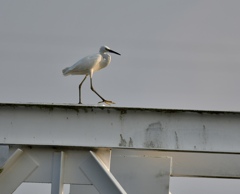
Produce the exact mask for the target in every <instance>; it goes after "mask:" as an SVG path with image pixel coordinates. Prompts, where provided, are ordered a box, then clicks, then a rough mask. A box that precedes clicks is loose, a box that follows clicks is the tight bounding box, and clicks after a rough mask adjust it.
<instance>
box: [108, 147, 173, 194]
mask: <svg viewBox="0 0 240 194" xmlns="http://www.w3.org/2000/svg"><path fill="white" fill-rule="evenodd" d="M122 151H123V150H122ZM111 171H112V173H113V174H114V176H115V177H116V178H117V179H118V181H119V182H120V184H121V185H122V186H123V187H124V188H125V190H126V191H127V193H131V194H138V193H151V194H159V193H161V194H169V181H170V180H169V179H170V174H171V158H169V157H151V156H140V155H138V156H126V155H115V156H114V159H113V162H112V166H111Z"/></svg>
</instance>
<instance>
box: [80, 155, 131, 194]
mask: <svg viewBox="0 0 240 194" xmlns="http://www.w3.org/2000/svg"><path fill="white" fill-rule="evenodd" d="M80 169H81V170H82V171H83V172H84V174H85V175H86V176H87V177H88V179H89V180H90V181H91V183H92V184H93V185H94V186H95V188H96V189H97V190H98V191H99V193H101V194H112V193H116V194H127V193H126V191H125V190H124V189H123V188H122V186H121V185H120V184H119V182H118V181H117V180H116V179H115V177H114V176H113V175H112V173H111V172H110V170H109V169H107V168H106V165H105V164H104V163H103V162H102V161H101V159H100V158H98V156H97V155H96V154H95V153H94V152H92V151H90V152H89V154H88V157H87V158H86V159H85V160H84V161H83V162H82V163H81V164H80Z"/></svg>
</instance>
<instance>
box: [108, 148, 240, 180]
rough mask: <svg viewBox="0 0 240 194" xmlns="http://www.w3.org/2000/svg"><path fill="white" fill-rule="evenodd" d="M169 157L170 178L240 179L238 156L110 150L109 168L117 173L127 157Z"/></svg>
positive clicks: (239, 159) (239, 157)
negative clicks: (170, 159)
mask: <svg viewBox="0 0 240 194" xmlns="http://www.w3.org/2000/svg"><path fill="white" fill-rule="evenodd" d="M144 156H149V157H170V158H172V169H171V176H173V177H206V178H232V179H239V178H240V162H239V161H240V155H239V154H219V153H200V152H165V151H152V150H135V149H134V150H130V149H114V150H112V160H111V163H112V165H111V168H112V169H113V173H115V172H116V173H117V174H118V173H120V172H118V169H119V166H121V165H123V164H122V163H121V160H119V158H123V159H124V158H128V157H144Z"/></svg>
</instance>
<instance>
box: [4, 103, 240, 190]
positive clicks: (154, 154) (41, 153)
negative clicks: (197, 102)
mask: <svg viewBox="0 0 240 194" xmlns="http://www.w3.org/2000/svg"><path fill="white" fill-rule="evenodd" d="M0 123H1V125H0V134H1V136H0V144H1V145H2V146H0V171H1V169H3V172H2V173H0V190H1V192H2V191H4V193H11V192H13V191H14V190H15V189H16V188H17V187H18V186H19V185H20V184H21V182H41V183H52V193H54V194H55V193H58V194H59V193H62V185H63V184H70V185H71V186H70V190H71V191H70V192H71V194H76V193H86V194H88V193H92V194H98V193H126V192H128V193H142V192H143V191H144V193H158V192H160V193H167V192H168V187H169V176H170V175H171V176H188V177H220V178H240V170H239V169H240V163H239V161H240V141H239V139H240V130H239V126H240V113H238V112H216V111H215V112H211V111H189V110H162V109H142V108H120V107H98V106H95V107H93V106H79V105H46V104H43V105H41V104H0ZM8 145H9V146H10V148H9V154H10V155H11V154H12V156H11V157H10V158H9V159H8V160H7V161H6V159H7V157H6V155H7V154H6V151H8V148H7V147H6V146H8ZM111 150H112V151H111ZM90 151H91V152H90ZM5 161H6V162H5ZM3 163H5V164H4V166H3ZM110 164H111V165H110ZM110 166H111V168H110ZM146 167H147V168H146ZM170 167H171V168H170ZM109 169H111V172H110V170H109ZM99 175H100V176H99ZM113 175H114V176H113ZM102 177H103V178H102ZM9 181H11V186H9V184H6V183H7V182H9ZM118 181H119V182H120V184H121V185H122V186H123V188H124V189H126V192H125V191H124V190H123V188H122V187H121V185H120V184H119V182H118ZM146 183H147V185H145V184H146ZM136 184H137V185H139V188H138V187H137V188H136V186H135V185H136ZM93 185H94V186H93ZM150 185H151V186H150ZM107 187H110V189H109V188H107ZM141 187H142V188H141ZM106 188H107V190H105V189H106ZM144 189H146V190H144ZM97 190H98V191H97Z"/></svg>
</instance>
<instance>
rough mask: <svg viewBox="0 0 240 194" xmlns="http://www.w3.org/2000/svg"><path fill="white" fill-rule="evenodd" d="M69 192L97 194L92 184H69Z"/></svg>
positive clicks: (73, 193)
mask: <svg viewBox="0 0 240 194" xmlns="http://www.w3.org/2000/svg"><path fill="white" fill-rule="evenodd" d="M70 194H99V192H98V191H97V190H96V188H95V187H94V186H93V185H70Z"/></svg>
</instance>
